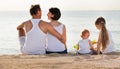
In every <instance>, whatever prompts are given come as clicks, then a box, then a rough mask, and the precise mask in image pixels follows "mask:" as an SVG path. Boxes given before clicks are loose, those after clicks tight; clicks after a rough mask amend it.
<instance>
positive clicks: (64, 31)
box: [62, 25, 67, 50]
mask: <svg viewBox="0 0 120 69" xmlns="http://www.w3.org/2000/svg"><path fill="white" fill-rule="evenodd" d="M62 36H63V37H64V40H65V42H64V45H65V49H66V50H67V46H66V27H65V25H64V26H63V34H62Z"/></svg>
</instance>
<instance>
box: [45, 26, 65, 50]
mask: <svg viewBox="0 0 120 69" xmlns="http://www.w3.org/2000/svg"><path fill="white" fill-rule="evenodd" d="M63 27H64V25H63V24H61V25H59V26H54V29H55V30H56V31H57V32H59V33H60V34H63ZM47 38H48V42H47V43H48V46H47V51H51V52H60V51H64V50H65V45H64V44H63V43H62V42H61V41H59V40H58V39H57V38H56V37H55V36H53V35H52V34H50V33H48V34H47Z"/></svg>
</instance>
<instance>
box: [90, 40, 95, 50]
mask: <svg viewBox="0 0 120 69" xmlns="http://www.w3.org/2000/svg"><path fill="white" fill-rule="evenodd" d="M89 45H90V49H91V50H95V49H94V46H93V44H92V42H91V40H89Z"/></svg>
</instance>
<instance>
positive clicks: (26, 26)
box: [17, 11, 65, 43]
mask: <svg viewBox="0 0 120 69" xmlns="http://www.w3.org/2000/svg"><path fill="white" fill-rule="evenodd" d="M32 18H33V19H40V18H41V11H38V13H37V14H36V15H32ZM38 26H39V28H40V29H41V30H42V31H43V32H44V33H45V34H47V32H49V33H51V34H52V35H54V36H55V37H57V38H58V39H59V40H60V41H61V42H63V43H65V39H64V37H63V36H62V35H61V34H59V33H58V32H57V31H56V30H55V29H54V28H53V27H52V25H51V24H49V23H47V22H45V21H43V20H41V21H40V23H39V25H38ZM32 27H33V25H32V23H31V21H30V20H28V21H25V22H23V23H22V24H20V25H19V26H18V27H17V30H18V31H19V36H22V35H25V33H27V32H29V31H30V30H31V29H32ZM24 31H25V33H24Z"/></svg>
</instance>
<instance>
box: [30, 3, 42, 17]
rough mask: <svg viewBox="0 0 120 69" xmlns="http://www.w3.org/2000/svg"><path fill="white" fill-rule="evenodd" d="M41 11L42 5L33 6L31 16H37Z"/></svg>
mask: <svg viewBox="0 0 120 69" xmlns="http://www.w3.org/2000/svg"><path fill="white" fill-rule="evenodd" d="M40 10H41V8H40V5H38V4H36V5H31V8H30V14H31V15H35V14H37V11H40Z"/></svg>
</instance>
